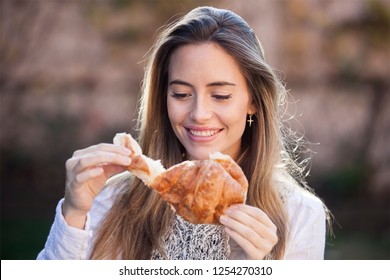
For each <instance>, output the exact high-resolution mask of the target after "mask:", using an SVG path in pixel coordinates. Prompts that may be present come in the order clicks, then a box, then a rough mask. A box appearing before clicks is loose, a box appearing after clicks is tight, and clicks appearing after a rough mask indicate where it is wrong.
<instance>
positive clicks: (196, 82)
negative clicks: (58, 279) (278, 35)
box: [38, 7, 327, 259]
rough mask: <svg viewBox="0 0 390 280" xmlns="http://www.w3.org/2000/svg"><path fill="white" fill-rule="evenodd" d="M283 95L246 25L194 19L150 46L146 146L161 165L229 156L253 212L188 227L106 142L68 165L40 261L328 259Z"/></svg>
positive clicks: (321, 210) (214, 14) (210, 14)
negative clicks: (284, 114)
mask: <svg viewBox="0 0 390 280" xmlns="http://www.w3.org/2000/svg"><path fill="white" fill-rule="evenodd" d="M284 95H285V90H284V88H283V86H282V85H281V84H280V82H279V81H278V80H277V78H276V77H275V75H274V73H273V72H272V70H271V69H270V67H269V66H268V65H267V64H266V62H265V61H264V55H263V50H262V48H261V46H260V44H259V42H258V40H257V38H256V36H255V34H254V33H253V31H252V29H251V28H250V27H249V26H248V24H247V23H246V22H245V21H244V20H243V19H242V18H241V17H239V16H238V15H236V14H234V13H233V12H231V11H228V10H220V9H215V8H210V7H200V8H196V9H194V10H192V11H191V12H189V13H188V14H187V15H186V16H184V17H183V18H182V19H180V20H178V21H177V22H175V23H173V24H171V25H170V26H168V27H167V28H166V29H165V30H164V31H163V32H162V33H161V35H160V37H159V39H158V40H157V42H156V44H155V46H154V48H153V51H152V55H151V57H150V59H149V64H148V67H147V69H146V72H145V78H144V83H143V95H142V99H141V106H140V111H139V120H138V121H139V122H138V124H139V127H138V128H139V132H140V135H139V139H138V142H139V143H140V146H141V147H142V150H143V153H144V154H145V155H148V156H149V157H151V158H154V159H161V161H162V163H163V165H164V166H165V167H169V166H172V165H175V164H177V163H180V162H182V161H183V160H195V159H205V158H208V156H209V154H210V153H212V152H215V151H220V152H222V153H225V154H228V155H230V156H231V157H232V158H233V159H234V160H235V161H236V162H237V163H238V164H239V165H240V166H241V168H242V169H243V171H244V173H245V175H246V177H247V178H248V181H249V188H248V194H247V201H246V204H245V205H233V206H231V207H229V208H228V209H227V210H226V211H225V213H224V215H222V216H221V218H220V223H221V225H194V224H191V223H188V222H186V221H185V220H183V219H182V218H181V217H180V216H177V215H175V213H174V212H173V211H172V210H171V208H170V207H169V205H167V204H166V203H165V202H164V201H162V199H161V198H160V196H159V195H158V194H157V193H156V192H154V191H152V190H150V189H149V188H147V187H145V186H144V185H143V183H142V182H141V181H140V180H138V179H136V178H134V177H133V176H132V175H131V174H129V173H127V172H123V171H124V170H126V166H127V165H129V163H130V161H131V160H130V158H129V154H130V151H128V150H126V149H125V148H123V147H119V146H114V145H112V144H99V145H96V146H92V147H89V148H86V149H84V150H79V151H76V152H75V153H74V155H73V157H72V158H71V159H69V160H68V161H67V163H66V169H67V183H66V189H65V197H64V199H63V200H61V201H60V203H59V205H58V207H57V212H56V218H55V222H54V224H53V226H52V229H51V232H50V235H49V237H48V240H47V242H46V245H45V249H44V250H43V251H42V252H41V253H40V254H39V256H38V258H39V259H86V258H92V259H118V258H123V259H229V258H230V259H321V258H323V256H324V244H325V231H326V225H325V224H326V217H327V216H326V208H325V206H324V205H323V203H322V202H321V201H320V200H319V199H318V198H317V197H315V196H314V195H313V194H312V193H310V192H309V191H308V190H306V189H305V188H303V187H301V185H304V182H303V180H302V176H300V175H301V174H302V170H300V169H299V166H298V165H297V164H296V163H295V162H294V161H293V158H292V157H291V156H290V155H289V153H288V151H287V148H286V147H287V146H289V145H290V144H291V142H289V140H288V139H287V134H286V133H285V130H284V129H283V127H282V124H281V118H280V114H279V113H280V112H279V106H280V103H281V102H282V100H283V97H284ZM113 175H116V176H113ZM111 176H113V177H112V178H110V177H111ZM294 177H295V179H294ZM109 178H110V179H109ZM108 179H109V180H108ZM298 182H299V183H298Z"/></svg>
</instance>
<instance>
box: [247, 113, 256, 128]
mask: <svg viewBox="0 0 390 280" xmlns="http://www.w3.org/2000/svg"><path fill="white" fill-rule="evenodd" d="M252 116H253V114H250V115H249V119H248V120H246V122H247V123H248V124H249V127H251V126H252V123H253V122H254V120H252Z"/></svg>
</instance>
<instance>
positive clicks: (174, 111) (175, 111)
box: [167, 101, 185, 126]
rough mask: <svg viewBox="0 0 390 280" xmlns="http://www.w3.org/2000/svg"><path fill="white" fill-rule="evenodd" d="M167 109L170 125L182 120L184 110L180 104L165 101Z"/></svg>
mask: <svg viewBox="0 0 390 280" xmlns="http://www.w3.org/2000/svg"><path fill="white" fill-rule="evenodd" d="M167 109H168V117H169V120H170V122H171V124H172V126H175V125H177V124H179V123H180V122H182V120H183V118H184V116H185V112H184V110H183V108H182V106H178V105H177V104H174V102H169V101H168V103H167Z"/></svg>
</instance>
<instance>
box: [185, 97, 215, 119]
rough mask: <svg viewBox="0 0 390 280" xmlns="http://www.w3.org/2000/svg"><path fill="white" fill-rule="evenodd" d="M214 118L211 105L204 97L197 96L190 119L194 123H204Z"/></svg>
mask: <svg viewBox="0 0 390 280" xmlns="http://www.w3.org/2000/svg"><path fill="white" fill-rule="evenodd" d="M211 117H212V110H211V106H210V104H208V102H207V100H206V99H205V98H203V96H199V95H197V96H196V97H195V98H194V100H193V102H192V108H191V112H190V118H191V120H193V121H194V122H197V123H203V122H205V121H207V120H209V119H210V118H211Z"/></svg>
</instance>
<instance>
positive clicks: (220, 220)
mask: <svg viewBox="0 0 390 280" xmlns="http://www.w3.org/2000/svg"><path fill="white" fill-rule="evenodd" d="M219 222H220V223H221V224H224V223H226V222H227V217H226V216H224V215H221V216H220V217H219Z"/></svg>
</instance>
